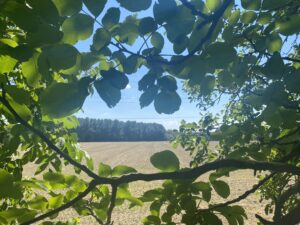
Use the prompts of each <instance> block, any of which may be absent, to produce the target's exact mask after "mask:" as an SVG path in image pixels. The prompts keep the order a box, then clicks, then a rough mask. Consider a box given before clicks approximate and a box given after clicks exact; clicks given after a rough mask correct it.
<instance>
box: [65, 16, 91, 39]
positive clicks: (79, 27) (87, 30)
mask: <svg viewBox="0 0 300 225" xmlns="http://www.w3.org/2000/svg"><path fill="white" fill-rule="evenodd" d="M93 29H94V20H93V18H92V17H90V16H88V15H85V14H81V13H79V14H75V15H73V16H71V17H69V18H67V19H66V20H65V21H64V23H63V24H62V31H63V32H64V36H63V42H65V43H69V44H72V45H73V44H76V43H77V41H79V40H85V39H87V38H89V37H90V36H91V35H92V34H93Z"/></svg>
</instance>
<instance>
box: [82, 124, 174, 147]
mask: <svg viewBox="0 0 300 225" xmlns="http://www.w3.org/2000/svg"><path fill="white" fill-rule="evenodd" d="M78 120H79V123H80V125H79V126H78V127H77V129H76V133H77V134H78V138H79V141H80V142H92V141H166V140H170V139H171V138H172V136H173V135H172V133H173V132H174V131H169V130H168V131H167V130H166V129H165V128H164V126H163V125H161V124H158V123H142V122H136V121H126V122H124V121H119V120H111V119H91V118H78Z"/></svg>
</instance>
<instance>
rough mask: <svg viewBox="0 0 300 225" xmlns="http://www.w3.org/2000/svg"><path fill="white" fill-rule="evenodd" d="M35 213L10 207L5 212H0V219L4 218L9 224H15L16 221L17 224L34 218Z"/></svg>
mask: <svg viewBox="0 0 300 225" xmlns="http://www.w3.org/2000/svg"><path fill="white" fill-rule="evenodd" d="M36 214H37V212H36V211H35V210H29V209H26V208H15V207H11V208H9V209H7V210H5V211H1V212H0V218H5V220H6V221H8V222H9V223H10V224H11V222H13V223H15V222H16V220H17V221H18V222H19V223H23V222H25V221H26V222H27V221H29V220H31V219H33V218H34V217H35V215H36Z"/></svg>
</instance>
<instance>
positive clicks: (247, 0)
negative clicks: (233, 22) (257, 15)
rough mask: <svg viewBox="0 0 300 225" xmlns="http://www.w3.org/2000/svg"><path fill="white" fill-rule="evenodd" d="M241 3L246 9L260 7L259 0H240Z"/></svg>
mask: <svg viewBox="0 0 300 225" xmlns="http://www.w3.org/2000/svg"><path fill="white" fill-rule="evenodd" d="M241 3H242V6H243V8H244V9H247V10H259V9H260V7H261V0H241Z"/></svg>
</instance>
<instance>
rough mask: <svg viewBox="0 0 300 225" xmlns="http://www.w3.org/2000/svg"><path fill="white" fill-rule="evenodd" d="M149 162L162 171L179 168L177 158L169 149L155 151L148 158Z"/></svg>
mask: <svg viewBox="0 0 300 225" xmlns="http://www.w3.org/2000/svg"><path fill="white" fill-rule="evenodd" d="M150 161H151V164H152V165H153V166H154V167H155V168H157V169H159V170H161V171H164V172H174V171H177V170H179V168H180V167H179V159H178V158H177V156H176V155H175V154H174V153H173V152H172V151H170V150H165V151H162V152H158V153H155V154H153V155H152V156H151V158H150Z"/></svg>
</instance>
